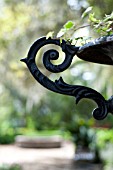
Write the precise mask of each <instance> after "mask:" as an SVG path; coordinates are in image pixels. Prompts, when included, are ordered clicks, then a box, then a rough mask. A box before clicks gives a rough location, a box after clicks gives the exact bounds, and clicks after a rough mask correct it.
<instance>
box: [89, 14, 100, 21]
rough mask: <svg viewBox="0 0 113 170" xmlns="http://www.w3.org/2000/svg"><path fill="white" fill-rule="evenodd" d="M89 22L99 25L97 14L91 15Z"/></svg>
mask: <svg viewBox="0 0 113 170" xmlns="http://www.w3.org/2000/svg"><path fill="white" fill-rule="evenodd" d="M89 20H90V21H91V22H93V23H98V20H97V19H96V18H95V14H94V13H91V14H90V15H89Z"/></svg>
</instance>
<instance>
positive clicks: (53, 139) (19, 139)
mask: <svg viewBox="0 0 113 170" xmlns="http://www.w3.org/2000/svg"><path fill="white" fill-rule="evenodd" d="M62 141H63V139H62V138H61V136H50V137H48V136H24V135H18V136H16V138H15V144H16V145H17V146H20V147H26V148H59V147H61V145H62Z"/></svg>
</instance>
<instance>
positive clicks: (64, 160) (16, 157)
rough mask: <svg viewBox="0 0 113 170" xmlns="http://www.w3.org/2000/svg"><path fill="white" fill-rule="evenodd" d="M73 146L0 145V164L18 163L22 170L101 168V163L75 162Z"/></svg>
mask: <svg viewBox="0 0 113 170" xmlns="http://www.w3.org/2000/svg"><path fill="white" fill-rule="evenodd" d="M73 158H74V146H73V144H72V143H71V142H64V143H63V145H62V147H61V148H54V149H33V148H32V149H31V148H20V147H18V146H16V145H0V165H2V164H19V165H21V168H22V170H102V167H101V165H95V164H91V163H85V162H75V161H74V160H73Z"/></svg>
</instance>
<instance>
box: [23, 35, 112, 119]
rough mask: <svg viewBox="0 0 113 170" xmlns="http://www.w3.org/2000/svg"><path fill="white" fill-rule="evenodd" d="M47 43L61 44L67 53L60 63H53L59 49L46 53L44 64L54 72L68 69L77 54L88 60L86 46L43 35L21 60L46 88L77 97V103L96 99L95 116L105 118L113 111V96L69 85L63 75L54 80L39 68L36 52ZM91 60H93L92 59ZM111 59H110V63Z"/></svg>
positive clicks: (57, 56)
mask: <svg viewBox="0 0 113 170" xmlns="http://www.w3.org/2000/svg"><path fill="white" fill-rule="evenodd" d="M47 44H55V45H57V46H60V47H61V49H62V51H63V52H64V53H65V59H64V61H63V63H62V64H59V65H53V64H52V63H51V60H57V59H58V58H59V53H58V51H57V50H54V49H51V50H48V51H46V52H45V53H44V55H43V64H44V66H45V67H46V69H47V70H49V71H51V72H53V73H59V72H62V71H64V70H66V69H67V68H68V67H69V66H70V65H71V62H72V60H73V57H74V56H75V55H76V56H78V57H79V58H81V59H84V60H87V59H86V58H85V57H84V53H86V51H85V50H86V49H85V47H82V48H81V47H76V46H74V45H70V44H68V43H67V42H66V41H64V40H63V41H62V43H61V42H60V40H59V39H51V38H49V39H46V37H42V38H40V39H38V40H37V41H35V42H34V44H33V45H32V46H31V47H30V50H29V52H28V56H27V58H25V59H21V61H23V62H25V63H26V64H27V66H28V69H29V70H30V72H31V74H32V75H33V76H34V78H35V79H36V80H37V81H38V82H39V83H40V84H41V85H43V86H44V87H45V88H47V89H49V90H51V91H53V92H56V93H60V94H64V95H69V96H73V97H75V98H76V103H78V102H79V101H80V100H81V99H82V98H88V99H92V100H94V101H95V102H96V103H97V105H98V107H97V108H96V109H94V111H93V116H94V118H95V119H97V120H102V119H104V118H105V117H106V116H107V114H108V113H109V112H111V113H113V97H111V98H110V99H109V100H105V99H104V97H103V96H102V95H101V94H100V93H99V92H97V91H96V90H93V89H91V88H88V87H84V86H79V85H69V84H67V83H65V82H64V81H63V79H62V77H60V78H59V79H58V80H55V82H53V81H52V80H50V79H49V78H48V77H46V76H45V75H44V74H43V73H42V72H41V71H40V70H39V69H38V67H37V65H36V62H35V58H36V54H37V52H38V51H39V49H40V48H41V47H43V46H45V45H47ZM100 45H101V44H100ZM89 47H90V45H88V46H87V48H88V50H91V49H90V48H89ZM92 48H93V50H94V48H98V47H96V46H94V47H92ZM84 51H85V52H84ZM97 51H98V50H97ZM100 60H101V58H99V63H100ZM89 61H91V59H90V60H89ZM95 61H96V62H98V58H97V59H94V62H95ZM109 61H110V59H108V64H109Z"/></svg>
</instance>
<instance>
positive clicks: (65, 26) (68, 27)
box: [64, 21, 74, 29]
mask: <svg viewBox="0 0 113 170" xmlns="http://www.w3.org/2000/svg"><path fill="white" fill-rule="evenodd" d="M73 26H74V22H73V21H68V22H66V24H65V25H64V28H65V29H71V28H73Z"/></svg>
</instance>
